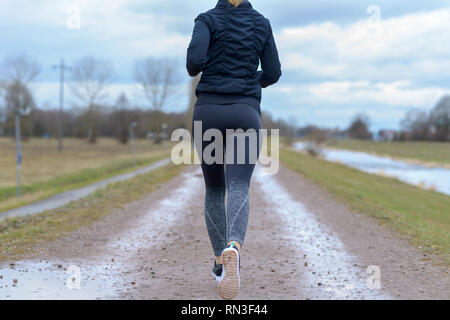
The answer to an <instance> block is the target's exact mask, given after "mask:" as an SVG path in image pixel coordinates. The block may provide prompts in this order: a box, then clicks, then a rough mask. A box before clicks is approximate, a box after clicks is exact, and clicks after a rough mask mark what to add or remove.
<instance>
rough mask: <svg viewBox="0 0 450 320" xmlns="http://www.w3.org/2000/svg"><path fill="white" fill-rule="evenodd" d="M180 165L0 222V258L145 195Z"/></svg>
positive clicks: (28, 250) (21, 252)
mask: <svg viewBox="0 0 450 320" xmlns="http://www.w3.org/2000/svg"><path fill="white" fill-rule="evenodd" d="M182 168H183V167H182V166H175V165H172V164H170V165H168V166H165V167H163V168H160V169H157V170H155V171H152V172H150V173H148V174H144V175H140V176H137V177H135V178H132V179H130V180H126V181H121V182H117V183H113V184H111V185H109V186H108V187H106V188H105V189H101V190H98V191H96V192H94V193H93V194H91V195H89V196H88V197H86V198H83V199H80V200H78V201H75V202H72V203H70V204H68V205H66V206H65V207H63V208H60V209H55V210H51V211H47V212H44V213H42V214H37V215H31V216H26V217H18V218H11V219H6V220H4V221H0V260H17V259H20V258H21V257H24V256H29V255H30V254H32V253H33V252H35V250H36V249H35V248H36V244H39V243H42V242H44V241H49V240H54V239H57V238H60V237H62V236H64V235H66V234H68V233H70V232H73V231H74V230H76V229H78V228H81V227H84V226H88V225H91V224H92V223H93V222H95V221H97V220H99V219H100V218H102V217H104V216H106V215H108V214H110V213H111V212H113V210H114V209H115V208H118V207H121V206H122V205H124V204H126V203H129V202H132V201H135V200H138V199H140V198H143V197H145V196H147V195H148V194H149V193H150V192H152V191H153V190H155V188H158V187H159V186H160V185H161V184H163V183H165V182H167V181H168V180H170V179H172V178H173V177H175V176H177V175H178V174H179V173H180V171H181V170H182Z"/></svg>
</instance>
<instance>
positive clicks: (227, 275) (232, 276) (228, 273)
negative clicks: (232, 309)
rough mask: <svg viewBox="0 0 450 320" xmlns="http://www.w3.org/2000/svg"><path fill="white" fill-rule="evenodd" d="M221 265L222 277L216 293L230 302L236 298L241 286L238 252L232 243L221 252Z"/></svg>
mask: <svg viewBox="0 0 450 320" xmlns="http://www.w3.org/2000/svg"><path fill="white" fill-rule="evenodd" d="M222 265H223V271H222V277H221V279H220V280H219V285H218V287H217V291H218V292H219V295H220V296H221V297H222V298H223V299H225V300H231V299H234V298H236V296H237V295H238V293H239V288H240V285H241V280H240V276H239V271H240V261H239V250H238V248H237V247H236V245H235V244H234V242H232V243H231V244H230V245H229V246H228V247H226V248H225V249H224V250H223V251H222Z"/></svg>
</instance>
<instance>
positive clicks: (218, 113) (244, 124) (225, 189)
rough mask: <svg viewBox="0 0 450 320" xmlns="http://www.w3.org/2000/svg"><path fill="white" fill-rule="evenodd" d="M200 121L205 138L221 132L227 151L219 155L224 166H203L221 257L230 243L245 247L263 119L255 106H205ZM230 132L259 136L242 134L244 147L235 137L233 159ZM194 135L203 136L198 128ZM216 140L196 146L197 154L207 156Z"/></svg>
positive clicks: (208, 215) (197, 114)
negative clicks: (237, 243)
mask: <svg viewBox="0 0 450 320" xmlns="http://www.w3.org/2000/svg"><path fill="white" fill-rule="evenodd" d="M196 121H201V126H202V130H201V132H202V137H203V135H204V133H205V132H206V131H207V130H208V129H217V130H218V131H220V133H221V134H222V137H223V141H222V148H223V150H224V152H223V155H220V156H219V157H220V158H221V159H222V161H221V163H211V164H207V163H206V161H202V164H201V167H202V171H203V177H204V179H205V186H206V197H205V220H206V227H207V229H208V234H209V238H210V240H211V244H212V247H213V250H214V254H215V255H216V256H220V255H221V253H222V250H223V249H224V248H225V247H226V245H227V243H228V242H229V241H237V242H239V243H240V244H241V245H243V242H244V238H245V232H246V230H247V223H248V216H249V199H248V196H249V193H248V192H249V186H250V179H251V177H252V173H253V169H254V168H255V161H256V159H257V157H258V156H259V151H260V144H261V141H260V137H259V135H258V132H259V130H260V129H261V116H260V114H259V112H258V111H257V110H256V109H255V108H254V107H252V106H250V105H247V104H201V105H197V106H196V107H195V110H194V117H193V123H195V122H196ZM227 129H233V130H237V129H242V130H243V131H244V132H247V133H249V132H251V131H247V130H249V129H253V130H254V133H255V134H254V135H253V138H254V139H253V138H250V136H249V135H247V136H245V135H241V138H243V140H241V141H244V140H245V144H240V143H239V141H238V140H239V139H240V138H238V137H236V136H232V139H233V141H234V153H233V154H234V157H230V156H229V155H230V154H229V152H230V150H228V152H227V149H226V146H227V144H226V140H227V138H226V137H227ZM192 132H194V140H196V141H197V140H198V139H199V137H198V136H196V134H197V135H198V133H196V132H195V129H194V125H193V129H192ZM229 138H230V135H229ZM212 140H213V141H203V142H202V143H201V145H198V146H196V149H197V152H199V151H200V149H201V152H202V154H203V152H204V151H205V148H207V147H208V145H210V144H211V143H213V142H214V141H215V139H214V138H213V139H212ZM200 141H202V139H201V137H200ZM229 141H230V140H229ZM255 144H256V145H255ZM229 146H230V145H229ZM239 146H241V147H239ZM207 151H208V149H207ZM209 151H210V149H209ZM215 152H217V150H215V151H213V152H210V153H211V154H212V155H213V156H214V155H215ZM240 157H241V158H240ZM226 194H227V201H226V204H227V205H226V208H225V195H226Z"/></svg>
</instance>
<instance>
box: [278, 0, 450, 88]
mask: <svg viewBox="0 0 450 320" xmlns="http://www.w3.org/2000/svg"><path fill="white" fill-rule="evenodd" d="M449 30H450V8H447V9H441V10H435V11H431V12H419V13H416V14H410V15H406V16H402V17H396V18H391V19H387V20H382V21H381V29H380V30H378V31H373V30H371V29H370V28H368V27H367V24H366V22H365V21H358V22H355V23H353V24H350V25H348V26H339V25H336V24H334V23H332V22H326V23H322V24H318V25H310V26H306V27H297V28H285V29H283V30H281V32H280V33H279V34H277V35H276V40H277V42H278V46H279V48H280V52H281V57H282V60H283V65H284V66H285V67H286V68H288V71H289V69H293V70H295V71H299V70H300V71H304V72H307V73H308V75H313V76H324V75H325V76H333V77H335V78H336V79H348V78H351V79H365V80H380V79H384V80H387V79H389V80H405V79H404V78H402V77H408V78H407V80H420V79H421V78H422V77H427V78H433V77H444V76H445V77H448V76H450V68H445V69H444V68H442V69H441V70H439V72H437V71H438V66H439V65H442V64H444V65H447V66H448V65H450V45H449Z"/></svg>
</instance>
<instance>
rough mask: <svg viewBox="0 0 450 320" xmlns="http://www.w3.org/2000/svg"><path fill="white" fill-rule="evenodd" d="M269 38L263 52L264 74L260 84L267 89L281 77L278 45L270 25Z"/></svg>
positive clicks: (262, 64) (262, 66)
mask: <svg viewBox="0 0 450 320" xmlns="http://www.w3.org/2000/svg"><path fill="white" fill-rule="evenodd" d="M269 33H270V35H269V38H268V39H267V41H266V43H265V45H264V49H263V52H262V54H261V57H260V60H261V68H262V72H260V74H259V76H260V77H259V82H260V83H261V86H262V87H263V88H266V87H268V86H270V85H272V84H274V83H276V82H278V80H279V79H280V77H281V63H280V58H279V57H278V50H277V45H276V44H275V39H274V38H273V33H272V28H271V27H270V23H269Z"/></svg>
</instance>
